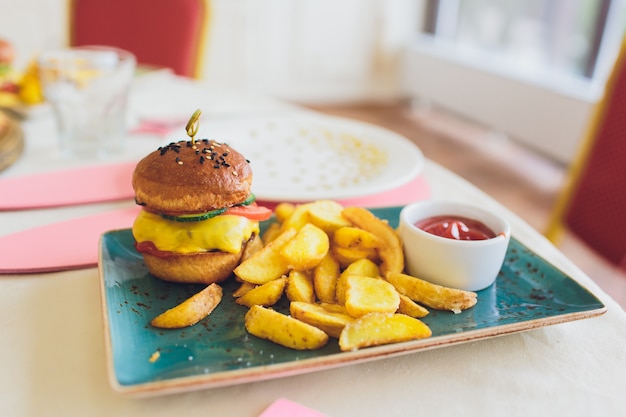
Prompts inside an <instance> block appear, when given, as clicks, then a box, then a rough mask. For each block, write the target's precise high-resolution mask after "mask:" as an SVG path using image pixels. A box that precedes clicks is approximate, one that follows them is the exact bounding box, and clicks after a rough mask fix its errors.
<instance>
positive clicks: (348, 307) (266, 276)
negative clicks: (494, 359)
mask: <svg viewBox="0 0 626 417" xmlns="http://www.w3.org/2000/svg"><path fill="white" fill-rule="evenodd" d="M274 215H275V219H276V222H275V223H272V224H271V225H270V226H269V227H268V228H267V229H266V231H265V233H264V235H263V236H262V237H263V242H264V244H265V246H264V247H263V248H262V249H260V250H259V251H258V252H256V253H255V254H253V255H251V256H250V257H248V258H247V259H246V260H244V261H243V262H242V263H241V264H240V265H239V266H238V267H237V268H236V269H235V271H234V273H235V276H236V279H237V280H238V281H239V282H241V286H240V288H239V289H237V290H236V291H235V292H234V293H233V296H234V297H235V298H236V301H235V302H236V303H238V304H241V305H245V306H247V307H249V310H248V313H247V314H246V318H245V326H246V329H247V331H248V332H249V333H250V334H252V335H255V336H257V337H260V338H264V339H267V340H270V341H272V342H274V343H277V344H280V345H282V346H285V347H288V348H291V349H298V350H305V349H318V348H320V347H322V346H325V345H326V344H327V342H328V338H329V337H330V338H335V339H337V340H338V344H339V347H340V349H341V350H343V351H349V350H355V349H360V348H365V347H370V346H377V345H382V344H388V343H397V342H402V341H408V340H415V339H421V338H426V337H430V336H431V331H430V329H429V328H428V326H427V325H426V324H425V323H424V322H422V321H421V320H420V318H423V317H425V316H426V315H428V312H429V310H428V308H432V309H443V310H451V311H454V312H459V311H461V310H464V309H466V308H470V307H472V306H473V305H474V304H475V303H476V294H475V293H470V292H467V291H461V290H456V289H452V288H444V287H440V286H436V285H434V284H430V283H428V282H426V281H423V280H420V279H418V278H415V277H411V276H409V275H406V274H404V253H403V249H402V242H401V240H400V238H399V237H398V234H397V233H396V231H395V230H394V229H393V228H392V227H391V226H389V224H388V223H387V222H386V221H385V220H381V219H379V218H377V217H376V216H374V214H373V213H372V212H370V211H369V210H367V209H363V208H359V207H343V206H342V205H340V204H339V203H337V202H334V201H330V200H320V201H315V202H312V203H306V204H300V205H294V204H289V203H281V204H279V205H278V206H276V208H275V210H274ZM283 297H285V298H286V300H287V301H288V302H289V312H288V313H287V312H285V313H282V312H279V311H278V310H274V309H273V308H272V306H274V305H275V304H276V303H277V302H278V301H279V300H281V299H283Z"/></svg>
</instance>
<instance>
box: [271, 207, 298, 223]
mask: <svg viewBox="0 0 626 417" xmlns="http://www.w3.org/2000/svg"><path fill="white" fill-rule="evenodd" d="M295 209H296V205H295V204H292V203H279V204H278V205H277V206H276V207H275V208H274V216H276V221H277V222H278V223H281V224H282V223H284V222H285V220H286V219H288V218H289V216H291V215H292V214H293V212H294V210H295Z"/></svg>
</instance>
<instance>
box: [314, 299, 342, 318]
mask: <svg viewBox="0 0 626 417" xmlns="http://www.w3.org/2000/svg"><path fill="white" fill-rule="evenodd" d="M318 305H319V306H320V307H322V308H323V309H324V310H326V311H330V312H331V313H341V314H348V310H346V306H342V305H339V304H336V303H324V302H320V303H318ZM348 315H349V314H348Z"/></svg>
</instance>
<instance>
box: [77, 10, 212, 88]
mask: <svg viewBox="0 0 626 417" xmlns="http://www.w3.org/2000/svg"><path fill="white" fill-rule="evenodd" d="M209 9H210V3H209V0H156V1H155V0H69V5H68V12H69V13H68V14H69V16H68V21H69V28H70V29H69V44H70V45H71V46H82V45H107V46H114V47H118V48H122V49H126V50H128V51H130V52H132V53H134V54H135V56H136V57H137V62H138V63H139V65H143V66H148V67H160V68H171V69H172V70H173V71H174V72H175V73H176V74H178V75H183V76H187V77H192V78H200V77H201V74H202V62H203V50H204V45H205V42H206V36H207V28H208V26H209V15H210V13H209Z"/></svg>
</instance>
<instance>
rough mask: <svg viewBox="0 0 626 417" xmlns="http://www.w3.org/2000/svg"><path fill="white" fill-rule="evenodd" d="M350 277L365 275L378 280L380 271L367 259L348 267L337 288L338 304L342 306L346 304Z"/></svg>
mask: <svg viewBox="0 0 626 417" xmlns="http://www.w3.org/2000/svg"><path fill="white" fill-rule="evenodd" d="M349 275H364V276H366V277H372V278H376V277H379V276H380V269H378V265H376V263H374V262H373V261H371V260H370V259H367V258H364V259H359V260H358V261H354V262H352V263H351V264H350V265H348V266H347V268H346V269H344V270H343V272H342V273H341V275H339V279H337V288H336V289H335V297H336V298H337V303H339V304H341V305H344V304H345V303H346V279H347V278H348V276H349Z"/></svg>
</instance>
